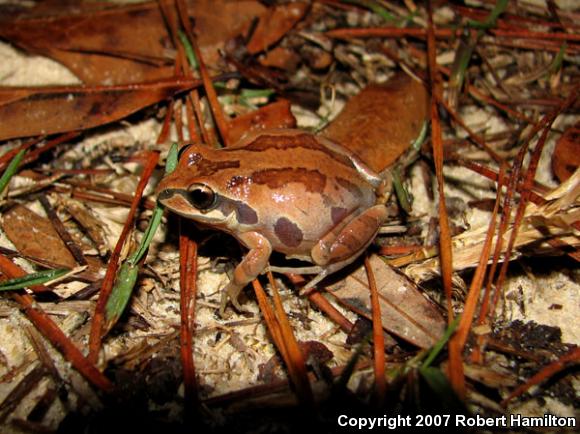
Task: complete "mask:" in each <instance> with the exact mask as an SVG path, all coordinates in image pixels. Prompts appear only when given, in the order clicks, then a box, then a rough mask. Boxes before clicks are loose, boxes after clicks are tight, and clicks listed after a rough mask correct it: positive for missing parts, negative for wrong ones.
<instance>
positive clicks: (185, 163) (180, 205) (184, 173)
mask: <svg viewBox="0 0 580 434" xmlns="http://www.w3.org/2000/svg"><path fill="white" fill-rule="evenodd" d="M237 167H239V162H238V161H236V160H232V159H229V158H228V156H227V155H226V154H224V153H223V152H220V151H219V150H215V149H211V148H208V147H207V146H204V145H195V144H194V145H188V146H186V147H183V148H182V149H181V150H180V152H179V157H178V164H177V167H176V169H175V170H174V171H173V172H172V173H171V174H169V175H167V176H166V177H165V178H163V179H162V180H161V182H160V183H159V186H158V187H157V193H158V196H157V200H158V201H159V203H161V204H162V205H163V206H165V207H166V208H167V209H169V210H170V211H172V212H174V213H176V214H178V215H180V216H182V217H185V218H189V219H192V220H195V221H197V222H199V223H203V224H204V225H207V226H211V227H217V228H221V229H225V230H230V231H231V230H235V229H238V227H239V225H252V224H255V223H256V222H257V215H256V213H255V212H254V211H253V210H252V209H251V208H250V207H249V206H248V205H247V204H246V203H245V202H244V201H243V200H240V198H239V197H233V196H232V194H231V192H230V191H229V189H228V187H227V185H228V183H227V180H228V179H230V177H231V173H232V172H234V173H235V170H236V168H237Z"/></svg>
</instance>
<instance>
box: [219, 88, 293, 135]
mask: <svg viewBox="0 0 580 434" xmlns="http://www.w3.org/2000/svg"><path fill="white" fill-rule="evenodd" d="M295 127H296V118H295V117H294V115H293V114H292V112H291V111H290V101H288V100H285V99H280V100H278V101H276V102H273V103H271V104H268V105H266V106H264V107H260V108H259V109H258V110H254V111H253V112H250V113H246V114H244V115H241V116H238V117H236V118H235V119H232V120H231V121H230V123H229V128H228V136H229V143H236V142H237V141H238V140H239V139H241V138H242V136H244V135H245V134H249V133H252V132H254V131H258V130H264V129H268V128H295Z"/></svg>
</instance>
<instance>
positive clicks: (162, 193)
mask: <svg viewBox="0 0 580 434" xmlns="http://www.w3.org/2000/svg"><path fill="white" fill-rule="evenodd" d="M183 193H187V192H184V191H180V190H179V189H177V188H164V189H162V190H159V193H158V194H157V201H158V202H160V203H161V204H162V205H165V203H164V202H165V201H167V200H169V199H171V198H172V197H173V196H175V195H176V194H182V195H183Z"/></svg>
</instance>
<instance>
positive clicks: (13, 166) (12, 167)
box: [0, 149, 26, 196]
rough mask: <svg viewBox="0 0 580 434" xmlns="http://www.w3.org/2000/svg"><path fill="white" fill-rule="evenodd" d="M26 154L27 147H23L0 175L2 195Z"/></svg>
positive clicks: (0, 193)
mask: <svg viewBox="0 0 580 434" xmlns="http://www.w3.org/2000/svg"><path fill="white" fill-rule="evenodd" d="M24 154H26V149H21V150H20V151H18V153H17V154H16V155H15V156H14V158H13V159H12V160H11V161H10V164H8V167H7V168H6V170H5V171H4V173H3V174H2V177H0V196H2V194H3V193H4V190H5V189H6V186H7V185H8V183H9V182H10V180H11V179H12V177H13V176H14V174H15V173H16V171H17V170H18V166H20V162H21V161H22V159H23V158H24Z"/></svg>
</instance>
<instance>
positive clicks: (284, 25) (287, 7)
mask: <svg viewBox="0 0 580 434" xmlns="http://www.w3.org/2000/svg"><path fill="white" fill-rule="evenodd" d="M307 10H308V4H306V3H300V2H295V3H286V4H283V5H279V6H275V7H273V8H270V9H268V12H267V13H266V14H265V15H264V16H262V18H261V19H260V22H259V23H258V26H257V27H256V30H255V31H254V33H253V35H252V38H251V39H250V42H248V44H247V46H246V48H247V49H248V53H250V54H256V53H259V52H260V51H264V50H265V49H267V48H268V47H271V46H272V45H274V44H275V43H276V42H278V41H279V40H280V39H282V38H283V37H284V35H285V34H286V33H287V32H288V31H289V30H290V29H292V27H294V26H295V25H296V23H297V22H298V21H300V20H301V19H302V18H303V17H304V15H306V11H307Z"/></svg>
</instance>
